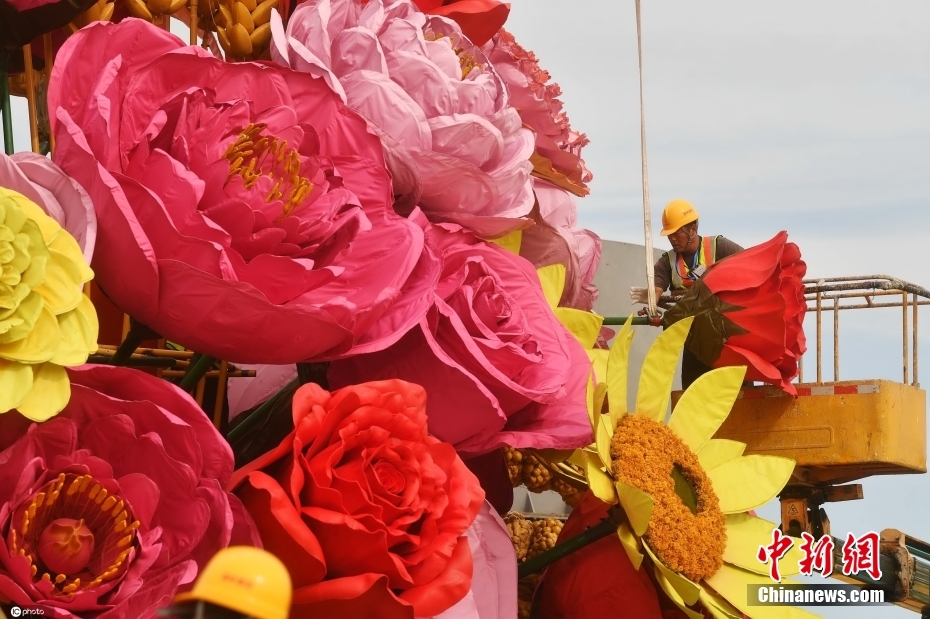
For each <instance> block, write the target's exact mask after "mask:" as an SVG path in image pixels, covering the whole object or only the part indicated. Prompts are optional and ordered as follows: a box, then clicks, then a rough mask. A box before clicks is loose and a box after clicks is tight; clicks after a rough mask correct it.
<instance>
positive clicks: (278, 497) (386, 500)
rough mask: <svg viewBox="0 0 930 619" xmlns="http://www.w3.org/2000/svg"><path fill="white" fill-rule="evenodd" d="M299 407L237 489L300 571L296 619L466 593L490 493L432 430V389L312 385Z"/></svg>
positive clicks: (389, 613)
mask: <svg viewBox="0 0 930 619" xmlns="http://www.w3.org/2000/svg"><path fill="white" fill-rule="evenodd" d="M293 411H294V426H295V429H294V431H293V432H291V434H290V435H289V436H287V437H286V438H285V439H284V440H283V441H282V442H281V444H280V445H279V446H278V447H277V448H275V449H273V450H272V451H270V452H268V453H266V454H265V455H263V456H261V457H260V458H258V459H257V460H255V461H253V462H252V463H250V464H248V465H246V466H245V467H244V468H242V469H240V470H238V471H236V473H235V475H234V477H233V481H232V484H231V487H234V488H238V489H237V490H236V492H237V494H238V495H239V497H240V498H241V499H242V501H243V503H244V504H245V506H246V508H247V509H248V510H249V512H250V513H251V514H252V516H253V518H254V519H255V522H256V524H257V526H258V529H259V531H260V533H261V536H262V540H263V542H264V544H265V548H266V549H268V550H269V551H271V552H273V553H274V554H275V555H276V556H277V557H278V558H280V559H281V560H282V561H283V562H284V564H285V565H286V566H287V567H288V570H289V571H290V573H291V579H292V581H293V583H294V597H293V610H292V615H291V616H292V617H366V616H378V617H384V618H386V619H390V618H394V617H405V618H410V619H412V618H413V617H414V616H417V617H432V616H433V615H437V614H439V613H441V612H443V611H445V610H448V609H449V608H450V607H452V606H453V605H454V604H456V603H457V602H459V600H461V599H462V598H463V597H465V596H466V594H467V593H468V591H469V589H470V587H471V580H472V573H473V571H472V566H473V563H472V554H471V551H470V550H469V541H468V537H467V536H466V530H467V529H468V528H469V526H471V524H472V522H473V521H474V520H475V518H476V517H477V515H478V513H479V511H480V510H481V509H482V505H483V504H484V492H483V491H482V490H481V487H480V486H479V485H478V481H477V480H476V479H475V477H474V475H472V474H471V472H469V471H468V469H467V468H466V467H465V465H464V464H463V463H462V461H461V460H460V459H459V457H458V456H457V455H456V453H455V449H453V447H452V446H451V445H448V444H446V443H443V442H441V441H439V440H438V439H436V438H433V437H432V436H429V435H428V434H427V432H426V392H425V391H424V390H423V388H422V387H420V386H418V385H414V384H410V383H406V382H403V381H398V380H392V381H383V382H373V383H366V384H362V385H353V386H351V387H346V388H344V389H340V390H338V391H335V392H333V393H329V392H327V391H324V390H323V389H322V388H320V387H319V386H318V385H315V384H313V383H309V384H306V385H304V386H303V387H301V388H300V389H299V390H298V391H297V393H296V394H295V395H294V400H293Z"/></svg>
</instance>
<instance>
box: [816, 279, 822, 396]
mask: <svg viewBox="0 0 930 619" xmlns="http://www.w3.org/2000/svg"><path fill="white" fill-rule="evenodd" d="M821 310H823V293H822V292H820V291H819V290H818V291H817V384H818V385H819V384H821V383H823V363H822V362H823V351H822V350H821V348H822V346H821V344H822V341H823V312H822V311H821Z"/></svg>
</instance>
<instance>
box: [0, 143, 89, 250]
mask: <svg viewBox="0 0 930 619" xmlns="http://www.w3.org/2000/svg"><path fill="white" fill-rule="evenodd" d="M0 187H6V188H7V189H12V190H13V191H16V192H19V193H21V194H23V195H24V196H25V197H27V198H29V200H31V201H33V202H35V203H36V204H37V205H38V206H39V207H40V208H41V209H42V210H43V211H45V214H46V215H48V216H49V217H51V218H52V219H54V220H55V221H56V222H58V225H59V226H61V227H62V228H64V229H65V230H66V231H67V232H68V234H70V235H71V236H73V237H74V240H76V241H77V243H78V245H79V246H80V247H81V251H82V252H83V253H84V260H86V261H87V263H88V264H90V261H91V259H92V258H93V256H94V244H95V243H96V240H97V214H96V213H95V212H94V203H93V202H91V200H90V196H88V195H87V192H86V191H84V188H83V187H81V185H80V184H79V183H78V182H77V181H75V180H74V179H73V178H71V177H69V176H68V175H67V174H65V173H64V172H62V171H61V168H59V167H58V166H57V165H55V164H54V163H52V162H51V161H49V159H48V158H47V157H43V156H41V155H38V154H36V153H29V152H24V153H16V154H15V155H12V156H10V157H8V156H6V155H0Z"/></svg>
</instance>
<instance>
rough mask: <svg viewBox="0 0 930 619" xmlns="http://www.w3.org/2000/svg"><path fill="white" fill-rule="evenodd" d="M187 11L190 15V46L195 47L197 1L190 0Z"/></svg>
mask: <svg viewBox="0 0 930 619" xmlns="http://www.w3.org/2000/svg"><path fill="white" fill-rule="evenodd" d="M188 10H189V11H190V14H191V45H197V0H190V7H189V8H188Z"/></svg>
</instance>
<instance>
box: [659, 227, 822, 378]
mask: <svg viewBox="0 0 930 619" xmlns="http://www.w3.org/2000/svg"><path fill="white" fill-rule="evenodd" d="M806 273H807V264H805V263H804V261H803V260H801V250H800V249H798V246H797V245H795V244H794V243H789V242H788V233H787V232H784V231H783V232H780V233H778V235H777V236H776V237H775V238H773V239H772V240H770V241H766V242H765V243H762V244H761V245H757V246H755V247H751V248H749V249H747V250H745V251H743V252H740V253H738V254H736V255H734V256H730V257H729V258H727V259H725V260H722V261H721V262H719V263H717V264H716V265H714V266H713V267H712V268H711V269H710V270H709V271H708V272H707V274H706V275H705V276H704V277H703V278H702V279H701V280H700V281H699V282H698V283H697V284H695V285H694V286H692V287H691V289H690V290H689V291H688V293H687V294H686V295H685V296H684V298H682V299H681V301H679V302H678V303H677V304H676V305H675V307H674V308H673V309H671V310H670V311H669V312H668V313H666V314H665V318H664V320H663V323H664V324H665V325H666V326H668V325H671V324H674V323H675V322H678V321H679V320H681V319H682V318H685V317H687V316H694V317H695V320H694V324H693V325H692V327H691V333H690V335H689V336H688V343H687V346H688V348H689V349H690V350H691V352H693V353H694V354H695V355H696V356H697V358H698V359H699V360H700V361H701V362H702V363H704V364H705V365H707V366H710V367H715V368H719V367H725V366H734V365H745V366H748V368H749V369H748V371H747V372H746V379H747V380H757V381H762V382H766V383H770V384H772V385H775V386H777V387H780V388H781V389H783V390H784V391H785V392H786V393H790V394H792V395H795V394H796V393H797V392H796V390H795V388H794V385H792V384H791V381H792V380H793V379H794V377H795V376H797V374H798V362H799V361H800V359H801V356H802V355H803V354H804V352H805V351H806V350H807V345H806V340H805V337H804V328H803V321H804V315H805V314H806V313H807V303H806V302H805V300H804V284H803V283H802V280H803V279H804V275H805V274H806Z"/></svg>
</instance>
